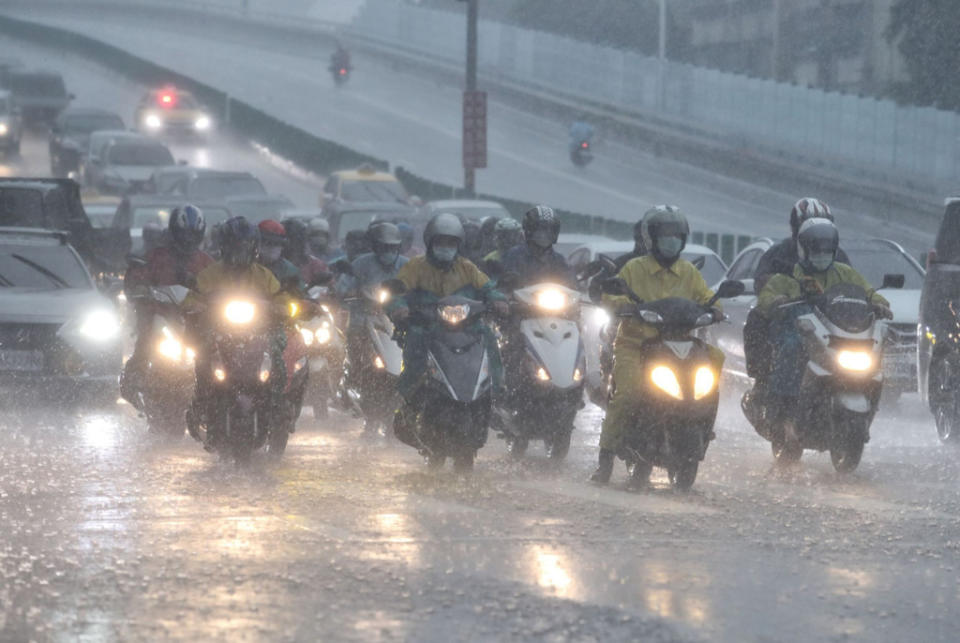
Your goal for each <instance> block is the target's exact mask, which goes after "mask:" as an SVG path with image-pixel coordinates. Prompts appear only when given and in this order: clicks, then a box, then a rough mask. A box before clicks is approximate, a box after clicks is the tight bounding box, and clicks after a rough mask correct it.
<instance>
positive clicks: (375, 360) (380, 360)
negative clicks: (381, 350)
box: [373, 355, 387, 370]
mask: <svg viewBox="0 0 960 643" xmlns="http://www.w3.org/2000/svg"><path fill="white" fill-rule="evenodd" d="M373 365H374V366H376V367H377V368H378V369H380V370H383V369H385V368H386V367H387V365H386V364H384V363H383V358H382V357H380V356H379V355H377V356H376V357H374V358H373Z"/></svg>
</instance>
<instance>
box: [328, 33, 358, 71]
mask: <svg viewBox="0 0 960 643" xmlns="http://www.w3.org/2000/svg"><path fill="white" fill-rule="evenodd" d="M330 69H331V70H337V69H346V70H347V71H350V70H351V69H353V68H352V67H351V66H350V52H349V51H347V49H346V47H344V46H343V44H342V43H341V42H340V41H339V40H338V41H337V48H336V49H335V50H334V52H333V53H332V54H330Z"/></svg>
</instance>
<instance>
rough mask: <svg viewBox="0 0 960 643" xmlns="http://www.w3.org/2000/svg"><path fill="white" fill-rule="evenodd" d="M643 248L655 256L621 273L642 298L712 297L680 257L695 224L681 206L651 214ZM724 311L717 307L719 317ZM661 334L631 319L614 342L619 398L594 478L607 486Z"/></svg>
mask: <svg viewBox="0 0 960 643" xmlns="http://www.w3.org/2000/svg"><path fill="white" fill-rule="evenodd" d="M641 234H642V237H643V243H644V247H646V248H649V249H650V254H648V255H644V256H641V257H638V258H635V259H633V260H631V261H630V262H628V263H627V264H626V265H625V266H624V267H623V269H622V270H621V271H620V272H619V274H618V275H617V276H618V277H620V278H621V279H623V280H624V281H625V282H626V283H627V286H629V287H630V289H631V290H633V292H634V293H636V295H637V296H638V297H640V299H641V300H643V301H646V302H651V301H657V300H659V299H664V298H667V297H684V298H687V299H691V300H693V301H695V302H697V303H699V304H702V305H706V304H708V303H709V302H710V299H711V298H712V297H713V293H712V292H711V291H710V288H708V287H707V284H706V282H705V281H704V279H703V276H702V275H701V274H700V271H699V270H697V268H696V267H695V266H694V265H693V264H692V263H690V262H689V261H686V260H684V259H681V258H680V253H681V252H683V249H684V247H686V245H687V238H688V237H689V236H690V225H689V224H688V223H687V218H686V216H684V214H683V213H682V212H681V211H680V209H679V208H677V207H676V206H673V205H662V206H657V207H654V208H652V209H650V210H648V211H647V213H646V214H645V215H644V217H643V222H642V226H641ZM604 301H605V303H606V304H607V305H608V307H610V308H612V309H613V310H623V309H626V310H633V309H634V308H635V307H636V304H634V303H632V302H631V301H630V299H628V298H627V297H620V296H610V295H604ZM721 314H722V313H721V312H720V310H719V308H715V309H714V315H715V316H719V315H721ZM655 336H656V330H655V329H654V328H653V327H651V326H649V325H647V324H645V323H643V322H642V321H640V320H639V319H636V318H633V317H630V318H626V319H624V320H623V321H622V322H621V323H620V327H619V329H618V330H617V338H616V341H615V344H614V367H613V378H614V382H615V384H616V387H615V389H614V394H613V397H612V399H611V400H610V402H609V404H608V406H607V414H606V417H604V419H603V427H602V430H601V433H600V455H599V463H598V466H597V470H596V471H595V472H594V474H593V476H592V477H591V478H590V479H591V480H592V481H593V482H597V483H600V484H606V483H607V482H609V481H610V475H611V473H612V472H613V463H614V458H615V456H616V453H617V450H618V449H619V447H620V438H621V436H622V435H623V433H624V432H625V431H626V430H627V429H628V428H629V427H630V426H631V425H632V424H633V423H634V421H635V418H636V416H637V414H638V412H642V411H641V410H638V409H637V408H636V402H635V401H634V400H635V397H636V396H635V394H634V393H633V391H634V390H635V389H636V386H635V383H636V380H637V378H639V377H643V373H644V369H643V365H644V361H645V355H644V351H643V346H644V343H645V342H646V341H647V340H648V339H651V338H653V337H655ZM710 352H711V356H712V357H713V360H714V362H715V364H717V368H718V369H719V367H720V365H722V363H723V353H722V352H720V351H719V350H718V349H716V348H713V347H711V351H710Z"/></svg>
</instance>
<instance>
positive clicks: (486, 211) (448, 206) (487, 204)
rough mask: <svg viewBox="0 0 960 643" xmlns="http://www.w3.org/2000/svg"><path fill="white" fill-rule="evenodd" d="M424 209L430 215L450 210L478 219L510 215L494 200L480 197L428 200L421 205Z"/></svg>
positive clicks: (500, 217)
mask: <svg viewBox="0 0 960 643" xmlns="http://www.w3.org/2000/svg"><path fill="white" fill-rule="evenodd" d="M423 208H424V210H425V211H426V213H427V214H428V215H430V216H431V217H432V216H433V215H435V214H440V213H441V212H450V213H451V214H461V215H463V216H465V217H467V218H468V219H474V220H476V221H479V220H481V219H484V218H486V217H494V218H496V219H502V218H504V217H510V213H509V212H508V211H507V209H506V208H505V207H503V206H502V205H500V204H499V203H497V202H496V201H483V200H480V199H446V200H442V201H430V202H428V203H427V204H426V205H424V206H423Z"/></svg>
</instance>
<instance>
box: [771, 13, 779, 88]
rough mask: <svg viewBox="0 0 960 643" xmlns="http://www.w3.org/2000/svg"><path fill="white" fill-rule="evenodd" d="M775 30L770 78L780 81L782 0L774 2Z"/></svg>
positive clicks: (773, 25) (773, 26)
mask: <svg viewBox="0 0 960 643" xmlns="http://www.w3.org/2000/svg"><path fill="white" fill-rule="evenodd" d="M772 3H773V5H772V11H773V24H772V25H771V27H772V28H773V33H772V41H773V46H772V47H771V50H772V51H771V52H770V78H772V79H773V80H775V81H778V82H779V81H780V9H781V0H772Z"/></svg>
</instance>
